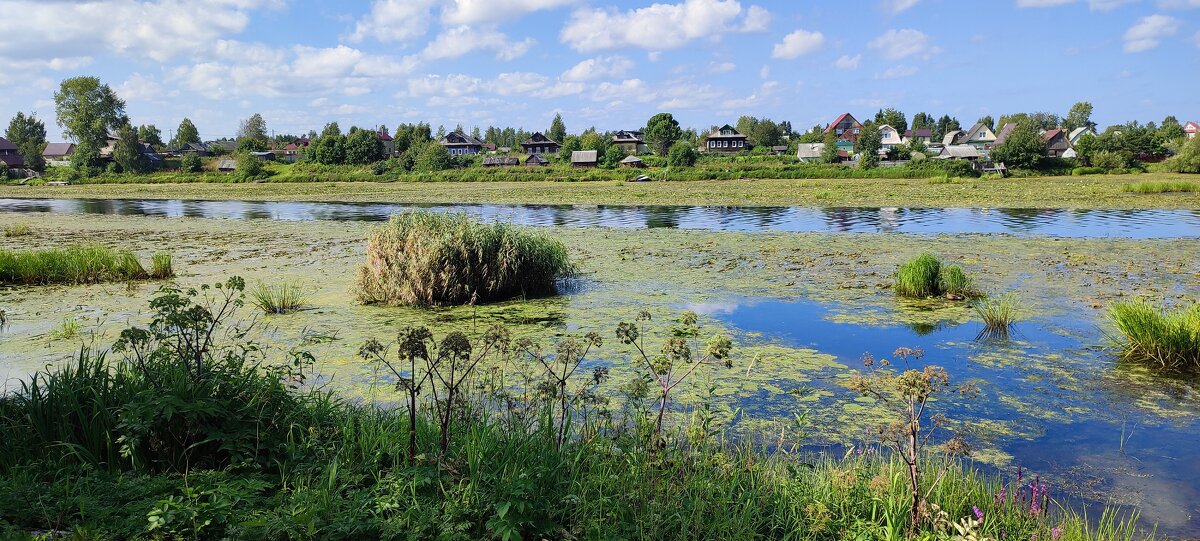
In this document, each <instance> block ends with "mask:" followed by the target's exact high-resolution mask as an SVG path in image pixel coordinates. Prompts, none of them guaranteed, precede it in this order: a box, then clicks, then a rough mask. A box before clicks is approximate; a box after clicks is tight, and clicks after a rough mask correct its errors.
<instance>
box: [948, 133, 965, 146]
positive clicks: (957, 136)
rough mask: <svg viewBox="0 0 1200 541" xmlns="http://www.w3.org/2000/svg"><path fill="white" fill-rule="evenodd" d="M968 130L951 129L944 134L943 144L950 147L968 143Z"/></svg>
mask: <svg viewBox="0 0 1200 541" xmlns="http://www.w3.org/2000/svg"><path fill="white" fill-rule="evenodd" d="M966 137H967V132H965V131H962V130H950V131H948V132H946V135H943V136H942V146H944V147H948V146H953V145H961V144H965V143H966V140H967V139H966Z"/></svg>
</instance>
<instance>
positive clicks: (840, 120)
mask: <svg viewBox="0 0 1200 541" xmlns="http://www.w3.org/2000/svg"><path fill="white" fill-rule="evenodd" d="M862 129H863V125H862V123H861V122H859V121H858V119H856V118H854V115H852V114H850V113H842V115H841V116H839V117H837V120H834V121H833V123H832V124H830V125H829V126H827V127H826V128H825V133H830V132H833V134H834V135H836V136H837V138H838V140H839V141H850V142H851V143H854V142H857V141H858V134H860V133H862ZM839 146H840V145H839Z"/></svg>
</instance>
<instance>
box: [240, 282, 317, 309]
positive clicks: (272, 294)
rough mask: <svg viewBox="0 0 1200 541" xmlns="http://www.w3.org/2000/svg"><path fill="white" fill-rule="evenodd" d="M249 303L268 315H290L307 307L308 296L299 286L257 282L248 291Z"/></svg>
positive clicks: (289, 283)
mask: <svg viewBox="0 0 1200 541" xmlns="http://www.w3.org/2000/svg"><path fill="white" fill-rule="evenodd" d="M250 302H252V303H254V306H257V307H258V309H259V310H262V311H263V312H266V313H268V314H290V313H292V312H297V311H300V310H303V309H304V307H306V306H308V296H307V295H305V294H304V289H303V288H301V287H300V285H299V284H295V283H292V282H283V283H279V284H275V285H267V284H264V283H262V282H259V283H258V284H256V285H255V286H254V287H253V288H252V289H251V290H250Z"/></svg>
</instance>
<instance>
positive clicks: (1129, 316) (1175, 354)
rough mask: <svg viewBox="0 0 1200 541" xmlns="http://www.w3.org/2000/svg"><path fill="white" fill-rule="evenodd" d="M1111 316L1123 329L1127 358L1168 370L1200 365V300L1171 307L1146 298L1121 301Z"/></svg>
mask: <svg viewBox="0 0 1200 541" xmlns="http://www.w3.org/2000/svg"><path fill="white" fill-rule="evenodd" d="M1109 318H1110V319H1111V320H1112V322H1113V325H1115V326H1116V327H1117V331H1119V332H1120V333H1121V336H1122V339H1121V340H1119V341H1118V347H1119V349H1120V352H1121V356H1122V357H1123V358H1125V359H1127V360H1131V361H1135V362H1145V363H1150V364H1154V365H1157V366H1158V367H1160V368H1164V369H1167V370H1191V371H1194V370H1197V369H1200V304H1194V305H1192V306H1190V307H1188V308H1184V309H1177V310H1170V311H1168V310H1163V309H1160V308H1158V307H1156V306H1154V305H1152V304H1150V303H1149V302H1146V301H1144V300H1136V301H1126V302H1119V303H1116V304H1114V305H1113V307H1112V309H1111V310H1110V311H1109Z"/></svg>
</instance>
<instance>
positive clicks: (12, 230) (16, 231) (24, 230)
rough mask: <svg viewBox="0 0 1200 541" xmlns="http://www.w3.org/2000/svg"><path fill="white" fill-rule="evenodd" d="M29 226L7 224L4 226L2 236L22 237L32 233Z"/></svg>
mask: <svg viewBox="0 0 1200 541" xmlns="http://www.w3.org/2000/svg"><path fill="white" fill-rule="evenodd" d="M32 232H33V230H32V229H30V228H29V224H9V225H6V226H4V236H6V237H24V236H26V235H29V234H30V233H32Z"/></svg>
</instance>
